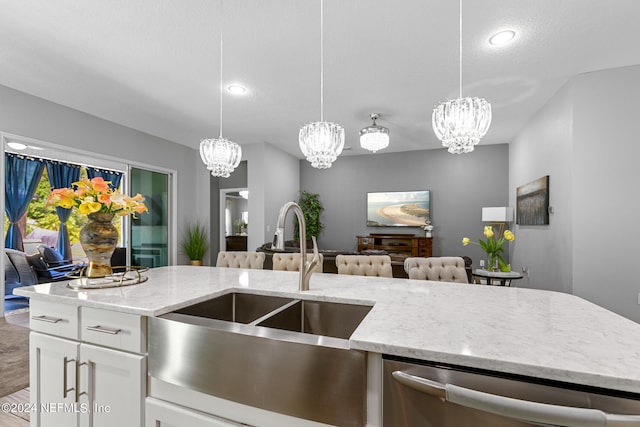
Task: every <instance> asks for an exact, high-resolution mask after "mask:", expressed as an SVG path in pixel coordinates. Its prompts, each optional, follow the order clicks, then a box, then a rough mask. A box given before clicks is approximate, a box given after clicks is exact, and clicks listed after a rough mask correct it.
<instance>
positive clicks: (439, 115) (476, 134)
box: [431, 0, 491, 154]
mask: <svg viewBox="0 0 640 427" xmlns="http://www.w3.org/2000/svg"><path fill="white" fill-rule="evenodd" d="M459 31H460V63H459V65H460V69H459V71H460V80H459V85H460V92H459V96H458V98H457V99H451V100H449V101H446V102H443V103H442V104H440V105H438V106H437V107H436V108H434V110H433V115H432V117H431V121H432V125H433V131H434V132H435V134H436V136H437V137H438V139H440V140H441V141H442V145H443V146H445V147H447V148H448V151H449V152H450V153H454V154H461V153H470V152H472V151H473V149H474V148H475V146H476V145H477V144H478V143H479V142H480V139H481V138H482V137H483V136H485V135H486V133H487V131H488V130H489V126H490V125H491V104H489V102H487V100H485V99H483V98H469V97H467V98H463V97H462V0H460V29H459Z"/></svg>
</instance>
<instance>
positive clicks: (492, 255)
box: [462, 225, 516, 271]
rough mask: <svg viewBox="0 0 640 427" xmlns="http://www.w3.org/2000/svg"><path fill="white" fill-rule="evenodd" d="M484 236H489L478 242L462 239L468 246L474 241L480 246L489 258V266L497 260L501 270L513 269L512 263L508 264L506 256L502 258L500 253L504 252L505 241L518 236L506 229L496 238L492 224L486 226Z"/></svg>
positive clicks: (493, 264)
mask: <svg viewBox="0 0 640 427" xmlns="http://www.w3.org/2000/svg"><path fill="white" fill-rule="evenodd" d="M484 236H485V237H486V238H487V240H486V241H485V240H482V239H480V240H478V241H477V242H472V241H471V239H469V238H468V237H465V238H463V239H462V244H463V245H465V246H467V245H468V244H469V243H472V244H474V245H478V246H480V247H481V248H482V250H483V251H485V253H486V254H487V257H488V258H489V265H488V266H487V268H489V269H491V268H493V267H494V266H495V265H496V261H497V263H498V267H499V268H500V270H501V271H511V265H510V264H507V262H506V261H505V260H504V258H502V256H500V254H501V253H503V252H504V248H503V247H502V246H503V245H504V242H505V241H507V242H511V241H513V240H515V238H516V236H515V235H514V234H513V233H512V232H511V231H510V230H505V231H504V234H503V235H502V237H500V238H499V239H498V240H496V239H495V234H494V232H493V227H492V226H490V225H487V226H485V227H484Z"/></svg>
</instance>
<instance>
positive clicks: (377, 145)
mask: <svg viewBox="0 0 640 427" xmlns="http://www.w3.org/2000/svg"><path fill="white" fill-rule="evenodd" d="M379 118H380V114H378V113H372V114H371V120H373V124H372V125H371V126H367V127H366V128H364V129H361V130H360V146H361V147H362V148H364V149H365V150H369V151H373V152H374V153H375V152H376V151H378V150H382V149H383V148H387V147H388V146H389V129H387V128H386V127H384V126H379V125H377V124H376V120H378V119H379Z"/></svg>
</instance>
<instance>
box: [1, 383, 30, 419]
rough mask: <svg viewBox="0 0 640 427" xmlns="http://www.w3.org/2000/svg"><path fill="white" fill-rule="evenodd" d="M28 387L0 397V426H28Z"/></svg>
mask: <svg viewBox="0 0 640 427" xmlns="http://www.w3.org/2000/svg"><path fill="white" fill-rule="evenodd" d="M29 409H30V406H29V389H28V388H25V389H22V390H20V391H16V392H15V393H13V394H10V395H8V396H5V397H0V426H2V427H29V416H30V415H31V413H30V412H29Z"/></svg>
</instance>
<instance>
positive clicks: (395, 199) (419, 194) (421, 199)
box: [367, 190, 431, 227]
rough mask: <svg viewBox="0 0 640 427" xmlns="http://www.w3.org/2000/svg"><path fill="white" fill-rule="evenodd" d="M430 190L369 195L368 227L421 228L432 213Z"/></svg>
mask: <svg viewBox="0 0 640 427" xmlns="http://www.w3.org/2000/svg"><path fill="white" fill-rule="evenodd" d="M430 202H431V198H430V195H429V190H425V191H388V192H384V193H367V227H420V226H421V225H424V224H425V221H426V220H427V219H429V217H430V212H431V203H430Z"/></svg>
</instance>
